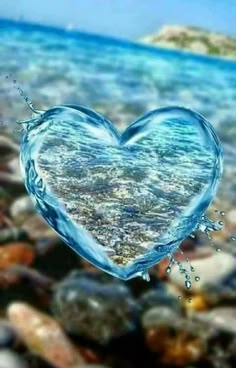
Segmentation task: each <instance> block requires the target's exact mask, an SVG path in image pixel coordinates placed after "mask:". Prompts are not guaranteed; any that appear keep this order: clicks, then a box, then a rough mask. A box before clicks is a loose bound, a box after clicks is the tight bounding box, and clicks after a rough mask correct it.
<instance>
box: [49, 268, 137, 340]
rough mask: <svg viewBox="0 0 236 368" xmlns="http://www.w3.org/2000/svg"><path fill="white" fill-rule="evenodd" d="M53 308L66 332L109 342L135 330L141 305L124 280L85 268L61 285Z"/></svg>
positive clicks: (54, 297)
mask: <svg viewBox="0 0 236 368" xmlns="http://www.w3.org/2000/svg"><path fill="white" fill-rule="evenodd" d="M52 310H53V312H54V315H55V316H56V318H57V320H58V321H59V322H60V323H61V325H62V326H63V327H64V328H65V330H66V331H68V332H70V333H73V334H76V335H80V336H83V337H85V338H88V339H91V340H94V341H96V342H98V343H100V344H106V343H107V342H109V340H111V339H113V338H116V337H120V336H122V335H125V334H127V333H129V332H131V331H133V330H134V329H135V327H136V319H137V314H138V311H139V308H138V306H137V303H136V301H135V300H134V298H133V297H132V295H131V293H130V291H129V289H128V287H127V286H126V285H125V284H124V283H123V282H121V281H119V280H116V279H112V278H111V277H109V276H107V275H105V274H102V275H100V274H95V273H93V272H88V271H87V272H86V271H81V272H73V273H72V274H71V275H69V276H68V277H67V278H65V279H64V280H63V281H62V282H61V283H59V284H58V285H57V287H56V288H55V291H54V295H53V302H52Z"/></svg>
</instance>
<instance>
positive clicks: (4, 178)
mask: <svg viewBox="0 0 236 368" xmlns="http://www.w3.org/2000/svg"><path fill="white" fill-rule="evenodd" d="M0 186H3V187H4V188H5V189H6V190H7V192H11V193H14V195H19V194H22V193H25V192H26V190H25V186H24V183H23V179H22V177H20V176H18V175H15V174H11V173H7V172H0Z"/></svg>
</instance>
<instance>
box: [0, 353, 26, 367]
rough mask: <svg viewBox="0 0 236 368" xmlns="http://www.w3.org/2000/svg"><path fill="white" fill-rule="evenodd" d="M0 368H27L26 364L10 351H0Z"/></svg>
mask: <svg viewBox="0 0 236 368" xmlns="http://www.w3.org/2000/svg"><path fill="white" fill-rule="evenodd" d="M0 368H28V364H27V363H26V362H25V361H24V360H23V359H22V358H21V357H20V356H19V355H18V354H16V353H13V352H12V351H11V350H0Z"/></svg>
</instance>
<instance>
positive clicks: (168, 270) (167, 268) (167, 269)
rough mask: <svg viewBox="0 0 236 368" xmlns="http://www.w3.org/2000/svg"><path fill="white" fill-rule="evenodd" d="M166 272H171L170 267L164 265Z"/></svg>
mask: <svg viewBox="0 0 236 368" xmlns="http://www.w3.org/2000/svg"><path fill="white" fill-rule="evenodd" d="M166 273H167V274H170V273H171V267H170V266H168V267H166Z"/></svg>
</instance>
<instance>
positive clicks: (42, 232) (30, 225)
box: [22, 215, 58, 241]
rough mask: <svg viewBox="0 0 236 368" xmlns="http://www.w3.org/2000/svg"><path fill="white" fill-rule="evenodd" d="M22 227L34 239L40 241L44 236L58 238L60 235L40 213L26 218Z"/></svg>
mask: <svg viewBox="0 0 236 368" xmlns="http://www.w3.org/2000/svg"><path fill="white" fill-rule="evenodd" d="M22 229H23V230H24V231H25V232H26V233H27V234H28V236H29V238H30V239H31V240H32V241H38V240H40V239H42V238H46V237H48V238H53V239H55V238H58V235H57V234H56V233H55V231H53V230H52V229H51V228H50V226H49V225H48V224H47V223H46V221H45V220H44V219H43V218H42V217H41V216H38V215H33V216H31V217H30V218H29V219H28V220H26V221H25V222H24V223H23V225H22Z"/></svg>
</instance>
